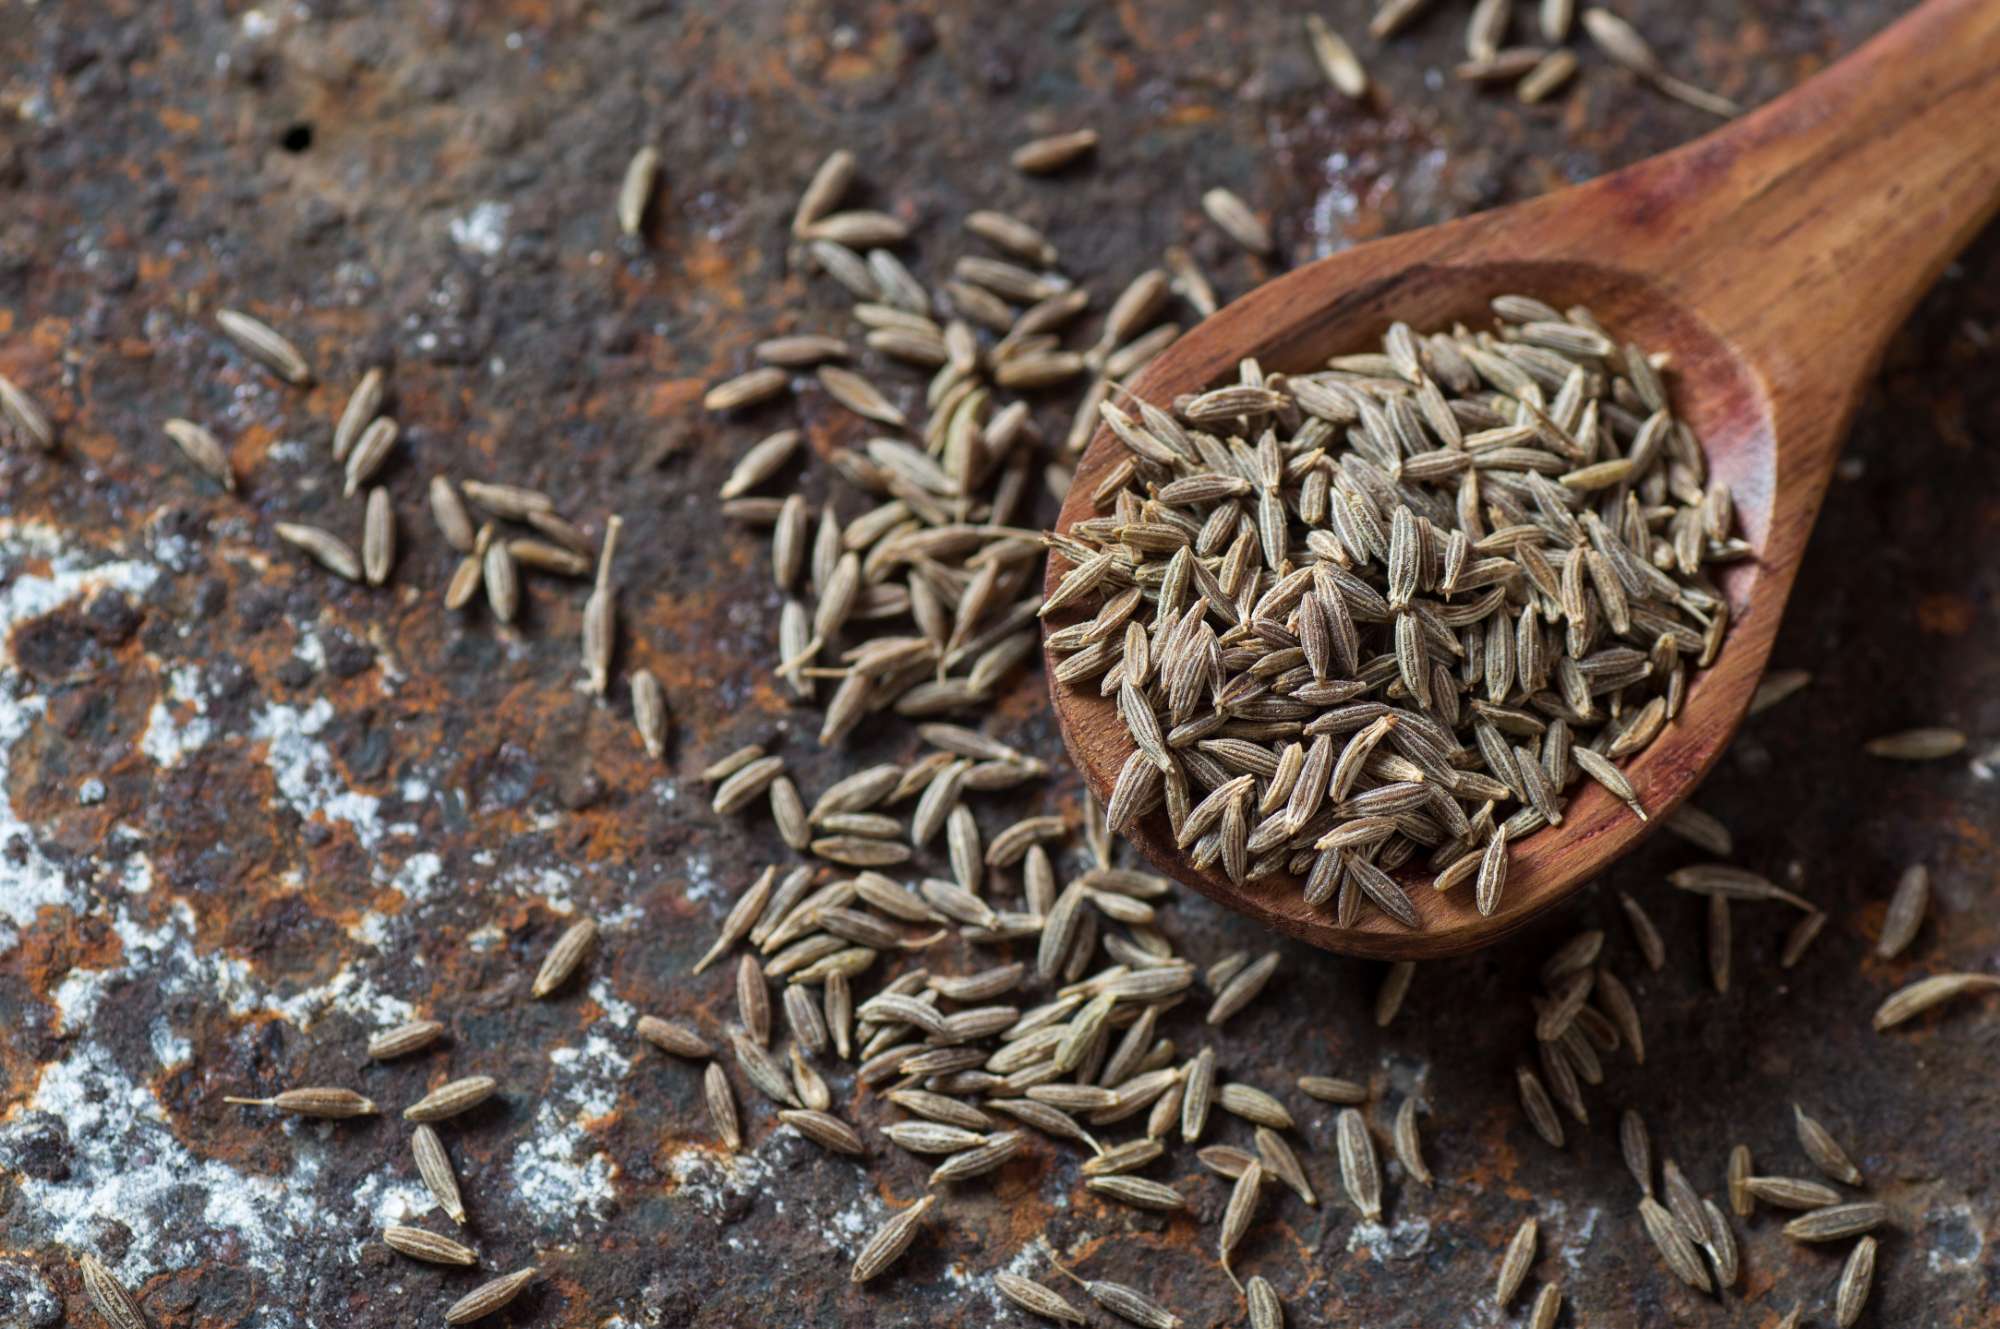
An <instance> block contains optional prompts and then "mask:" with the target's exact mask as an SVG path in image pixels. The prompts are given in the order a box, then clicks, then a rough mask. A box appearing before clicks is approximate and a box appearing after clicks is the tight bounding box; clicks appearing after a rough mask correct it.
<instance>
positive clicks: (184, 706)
mask: <svg viewBox="0 0 2000 1329" xmlns="http://www.w3.org/2000/svg"><path fill="white" fill-rule="evenodd" d="M177 711H185V712H186V719H184V720H183V719H181V718H178V717H177V715H176V712H177ZM213 736H214V726H213V725H211V724H210V723H209V722H208V698H207V697H205V696H203V695H202V691H201V671H200V670H198V669H196V668H195V667H194V666H192V665H176V666H175V667H174V668H173V669H171V670H169V671H168V673H167V692H166V695H165V696H163V697H160V698H157V699H156V700H155V701H154V702H153V709H152V712H151V714H149V715H148V716H147V717H146V736H145V737H144V738H142V739H140V740H139V750H140V751H141V752H143V753H145V754H146V756H147V758H148V759H149V760H151V761H152V763H153V764H154V765H155V766H158V767H160V768H161V769H163V770H164V769H166V768H168V767H171V766H178V765H179V764H180V763H181V761H182V759H183V758H185V757H186V756H187V755H188V754H189V753H190V752H194V751H196V750H198V749H200V748H203V747H206V746H208V741H209V739H210V738H212V737H213Z"/></svg>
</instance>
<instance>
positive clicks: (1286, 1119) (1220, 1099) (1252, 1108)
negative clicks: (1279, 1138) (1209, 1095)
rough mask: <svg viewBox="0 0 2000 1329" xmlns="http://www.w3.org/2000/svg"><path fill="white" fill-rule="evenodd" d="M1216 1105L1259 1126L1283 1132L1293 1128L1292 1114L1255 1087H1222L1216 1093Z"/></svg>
mask: <svg viewBox="0 0 2000 1329" xmlns="http://www.w3.org/2000/svg"><path fill="white" fill-rule="evenodd" d="M1215 1103H1216V1106H1217V1107H1220V1108H1221V1109H1222V1110H1223V1111H1225V1112H1229V1113H1233V1114H1234V1115H1236V1116H1239V1117H1241V1118H1243V1119H1244V1120H1245V1121H1249V1122H1255V1123H1256V1124H1257V1125H1259V1126H1270V1127H1273V1128H1275V1129H1277V1130H1281V1131H1288V1130H1290V1129H1291V1128H1292V1114H1291V1113H1290V1112H1288V1111H1286V1110H1285V1105H1284V1104H1283V1103H1280V1102H1279V1101H1278V1100H1277V1099H1275V1098H1273V1097H1271V1095H1269V1094H1267V1093H1265V1092H1264V1091H1263V1090H1262V1089H1259V1088H1257V1087H1256V1086H1254V1085H1247V1084H1225V1085H1222V1086H1221V1087H1219V1088H1218V1089H1217V1090H1216V1091H1215Z"/></svg>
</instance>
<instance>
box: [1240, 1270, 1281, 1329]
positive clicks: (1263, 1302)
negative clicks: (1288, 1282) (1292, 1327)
mask: <svg viewBox="0 0 2000 1329" xmlns="http://www.w3.org/2000/svg"><path fill="white" fill-rule="evenodd" d="M1243 1300H1244V1302H1245V1303H1246V1304H1247V1306H1248V1308H1249V1315H1250V1329H1285V1305H1284V1303H1283V1302H1281V1301H1279V1300H1278V1291H1277V1289H1276V1288H1274V1287H1272V1286H1271V1284H1270V1282H1269V1281H1268V1280H1266V1279H1265V1278H1264V1276H1263V1275H1261V1274H1252V1275H1251V1276H1250V1277H1249V1279H1248V1280H1246V1281H1245V1282H1244V1284H1243Z"/></svg>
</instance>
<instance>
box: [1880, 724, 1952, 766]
mask: <svg viewBox="0 0 2000 1329" xmlns="http://www.w3.org/2000/svg"><path fill="white" fill-rule="evenodd" d="M1964 748H1965V735H1964V734H1962V733H1960V732H1959V731H1958V730H1956V729H1947V728H1943V727H1937V728H1931V729H1906V730H1904V731H1902V732H1901V733H1897V734H1884V735H1883V736H1882V737H1880V738H1871V739H1869V740H1868V742H1867V743H1866V744H1865V745H1864V750H1865V751H1866V752H1867V753H1868V755H1869V756H1871V757H1886V758H1888V759H1890V760H1892V761H1935V760H1936V759H1937V758H1939V757H1949V756H1953V755H1955V754H1956V753H1958V752H1961V751H1963V750H1964Z"/></svg>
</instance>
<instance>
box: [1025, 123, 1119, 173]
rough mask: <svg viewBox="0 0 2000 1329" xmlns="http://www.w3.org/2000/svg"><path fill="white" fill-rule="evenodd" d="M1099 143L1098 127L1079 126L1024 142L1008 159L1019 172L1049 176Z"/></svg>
mask: <svg viewBox="0 0 2000 1329" xmlns="http://www.w3.org/2000/svg"><path fill="white" fill-rule="evenodd" d="M1096 146H1097V131H1096V130H1094V129H1076V130H1071V131H1070V132H1069V133H1066V134H1050V135H1048V136H1047V137H1045V138H1038V139H1033V140H1031V141H1029V142H1027V143H1023V144H1022V145H1021V146H1020V147H1018V148H1016V149H1014V151H1013V153H1012V154H1011V155H1010V156H1009V158H1008V160H1009V161H1011V162H1012V163H1013V165H1014V169H1015V170H1017V171H1022V172H1025V173H1026V174H1028V175H1047V174H1048V173H1050V172H1051V171H1059V170H1061V169H1062V168H1063V167H1065V166H1067V165H1069V164H1070V163H1071V162H1073V161H1075V160H1076V159H1077V158H1079V157H1081V156H1083V155H1084V154H1085V153H1087V152H1089V151H1090V150H1091V149H1093V148H1095V147H1096Z"/></svg>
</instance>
